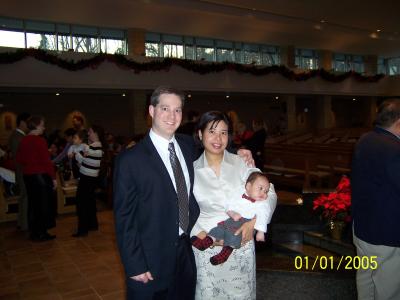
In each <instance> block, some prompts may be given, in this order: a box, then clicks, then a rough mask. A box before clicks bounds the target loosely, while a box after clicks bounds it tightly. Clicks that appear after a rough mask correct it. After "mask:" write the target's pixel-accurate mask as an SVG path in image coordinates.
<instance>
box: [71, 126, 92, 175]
mask: <svg viewBox="0 0 400 300" xmlns="http://www.w3.org/2000/svg"><path fill="white" fill-rule="evenodd" d="M86 140H87V132H86V130H80V131H77V132H76V133H75V134H74V135H73V137H72V145H71V147H69V149H68V157H69V158H70V159H72V161H71V168H72V174H73V176H74V178H76V179H77V178H79V167H80V163H79V162H78V161H77V160H76V157H75V155H76V154H80V155H82V156H85V155H86V153H87V151H88V150H89V146H88V144H86V143H85V142H86Z"/></svg>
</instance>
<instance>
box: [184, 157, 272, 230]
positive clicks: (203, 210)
mask: <svg viewBox="0 0 400 300" xmlns="http://www.w3.org/2000/svg"><path fill="white" fill-rule="evenodd" d="M254 171H259V169H256V168H249V167H247V166H246V164H245V162H244V161H243V159H242V158H240V157H239V156H238V155H235V154H232V153H229V152H227V151H225V152H224V158H223V161H222V163H221V172H220V176H219V177H217V176H216V174H215V173H214V171H213V170H212V169H211V168H210V167H209V166H208V163H207V159H206V157H205V155H204V153H203V154H202V155H201V156H200V158H199V159H197V160H196V161H195V162H194V173H195V176H194V185H193V193H194V196H195V197H196V200H197V202H198V204H199V206H200V216H199V218H198V220H197V222H196V224H195V225H194V227H193V229H192V231H191V236H193V235H197V234H198V233H199V232H201V231H205V232H208V231H210V229H211V228H213V227H215V226H216V225H217V223H218V222H220V221H222V220H225V219H226V218H228V215H227V214H226V208H227V204H228V201H232V200H233V197H235V190H237V188H238V187H240V186H243V185H244V184H245V182H246V179H247V177H248V176H249V174H250V173H252V172H254ZM276 200H277V196H276V193H275V190H274V187H273V185H272V184H271V186H270V190H269V192H268V199H267V202H268V203H269V205H270V208H271V214H270V215H271V216H272V213H273V211H274V210H275V207H276ZM271 216H270V218H271ZM269 222H270V220H267V223H269Z"/></svg>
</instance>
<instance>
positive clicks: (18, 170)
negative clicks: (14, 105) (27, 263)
mask: <svg viewBox="0 0 400 300" xmlns="http://www.w3.org/2000/svg"><path fill="white" fill-rule="evenodd" d="M29 117H30V114H28V113H21V114H19V115H18V116H17V128H15V130H14V131H13V133H12V134H11V136H10V139H9V141H8V144H9V147H10V151H11V158H12V159H13V161H14V166H15V184H16V190H17V192H18V219H17V224H18V227H19V228H20V229H21V230H27V229H28V198H27V196H26V189H25V184H24V177H23V174H22V167H21V166H20V165H18V164H17V163H16V160H15V158H16V156H17V150H18V147H19V144H20V142H21V140H22V139H23V137H24V136H25V135H26V134H27V133H28V131H29V129H28V125H27V120H28V119H29Z"/></svg>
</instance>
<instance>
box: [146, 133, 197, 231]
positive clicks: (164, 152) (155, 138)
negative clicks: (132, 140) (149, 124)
mask: <svg viewBox="0 0 400 300" xmlns="http://www.w3.org/2000/svg"><path fill="white" fill-rule="evenodd" d="M149 136H150V139H151V141H152V143H153V145H154V147H156V150H157V152H158V154H159V155H160V157H161V159H162V161H163V163H164V165H165V167H166V168H167V171H168V174H169V177H171V181H172V183H173V185H174V188H175V191H176V183H175V176H174V171H173V170H172V166H171V161H170V159H169V153H170V152H169V150H168V145H169V143H171V142H172V143H174V147H175V153H176V156H177V157H178V159H179V163H180V164H181V167H182V171H183V175H184V176H185V182H186V187H187V191H188V199H189V192H190V177H189V171H188V168H187V162H186V161H185V157H184V156H183V153H182V150H181V148H180V147H179V144H178V142H177V141H176V139H175V137H172V139H171V140H167V139H165V138H163V137H162V136H159V135H158V134H157V133H155V132H154V131H153V129H150V133H149ZM190 163H191V162H190ZM182 233H183V230H182V228H180V227H179V234H182Z"/></svg>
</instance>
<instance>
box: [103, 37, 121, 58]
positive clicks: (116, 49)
mask: <svg viewBox="0 0 400 300" xmlns="http://www.w3.org/2000/svg"><path fill="white" fill-rule="evenodd" d="M100 48H101V52H104V53H108V54H126V42H125V41H124V40H115V39H101V40H100Z"/></svg>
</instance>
